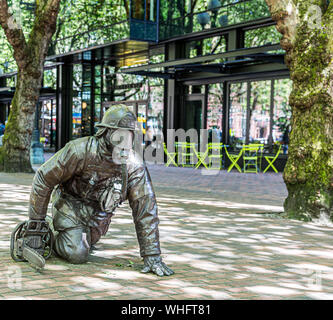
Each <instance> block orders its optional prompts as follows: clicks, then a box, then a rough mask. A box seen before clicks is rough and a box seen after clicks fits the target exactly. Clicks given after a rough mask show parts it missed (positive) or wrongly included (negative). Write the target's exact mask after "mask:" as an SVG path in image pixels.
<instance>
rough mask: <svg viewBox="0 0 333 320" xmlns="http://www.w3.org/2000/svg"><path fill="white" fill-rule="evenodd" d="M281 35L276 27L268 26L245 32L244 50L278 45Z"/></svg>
mask: <svg viewBox="0 0 333 320" xmlns="http://www.w3.org/2000/svg"><path fill="white" fill-rule="evenodd" d="M281 38H282V35H281V33H279V32H278V31H277V30H276V26H275V25H273V26H268V27H263V28H257V29H252V30H247V31H245V43H244V45H245V48H252V47H259V46H263V45H268V44H276V43H280V40H281Z"/></svg>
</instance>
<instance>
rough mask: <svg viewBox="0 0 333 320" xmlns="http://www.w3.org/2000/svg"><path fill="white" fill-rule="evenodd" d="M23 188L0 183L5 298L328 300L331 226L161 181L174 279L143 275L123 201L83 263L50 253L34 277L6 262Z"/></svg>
mask: <svg viewBox="0 0 333 320" xmlns="http://www.w3.org/2000/svg"><path fill="white" fill-rule="evenodd" d="M29 192H30V187H29V186H28V185H24V184H20V183H19V179H18V180H15V181H12V182H11V181H6V183H5V182H4V181H3V180H1V177H0V261H1V262H0V272H1V275H2V276H1V277H0V298H1V299H10V298H20V299H332V298H333V262H332V261H333V242H332V231H333V230H332V227H331V226H324V225H319V224H316V223H303V222H299V221H294V220H286V219H282V218H280V215H279V214H278V213H279V212H281V210H282V207H281V205H280V202H278V201H277V202H276V204H275V205H274V204H267V205H265V204H263V203H261V202H258V203H257V204H254V203H246V202H245V200H246V198H243V199H242V200H241V201H238V200H239V199H234V201H231V200H229V201H226V200H223V199H221V198H219V197H215V198H214V197H213V196H212V195H210V196H209V197H207V196H204V192H203V193H202V197H198V196H197V195H195V196H194V195H192V196H191V193H190V192H189V191H186V192H185V191H184V192H183V193H182V192H181V190H180V189H178V191H177V192H175V193H174V194H172V193H170V192H169V190H168V192H166V193H164V192H163V186H161V185H160V186H158V188H157V199H158V205H159V216H160V238H161V246H162V254H163V258H164V261H165V262H166V263H167V264H168V265H169V266H170V267H171V268H172V269H173V270H174V271H175V275H174V276H171V277H165V278H159V277H157V276H155V275H153V274H142V273H140V269H141V268H142V266H143V263H142V260H141V258H140V257H139V248H138V244H137V240H136V235H135V228H134V224H133V221H132V217H131V213H130V209H129V206H128V204H127V203H125V204H124V205H122V207H121V208H119V210H118V211H117V212H116V215H115V216H114V218H113V220H112V223H111V226H110V229H109V232H108V233H107V235H106V236H105V237H103V238H102V239H101V241H100V242H99V243H97V244H96V245H95V248H94V250H93V252H92V253H91V256H90V258H89V261H88V263H86V264H83V265H72V264H69V263H67V262H65V261H63V260H61V259H59V258H57V257H52V258H51V259H50V260H48V261H47V265H46V268H45V270H44V271H43V272H42V273H37V272H36V271H34V270H33V269H32V268H31V267H30V266H29V265H28V264H26V263H14V262H13V261H12V260H11V258H10V256H9V236H10V233H11V231H12V229H13V228H14V227H15V225H16V224H17V223H18V222H20V221H24V220H26V217H27V206H28V199H29ZM267 213H271V214H270V215H268V214H267ZM13 274H16V275H19V277H17V278H15V277H14V278H13ZM18 280H20V281H18Z"/></svg>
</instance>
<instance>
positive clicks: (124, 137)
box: [110, 129, 134, 150]
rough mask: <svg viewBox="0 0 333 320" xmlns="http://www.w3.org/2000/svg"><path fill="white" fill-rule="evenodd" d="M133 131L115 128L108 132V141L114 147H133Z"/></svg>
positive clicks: (127, 148) (128, 148)
mask: <svg viewBox="0 0 333 320" xmlns="http://www.w3.org/2000/svg"><path fill="white" fill-rule="evenodd" d="M133 138H134V137H133V132H132V131H130V130H126V129H116V130H114V131H113V132H111V134H110V142H111V144H112V145H113V146H114V147H115V148H119V149H125V150H130V149H133Z"/></svg>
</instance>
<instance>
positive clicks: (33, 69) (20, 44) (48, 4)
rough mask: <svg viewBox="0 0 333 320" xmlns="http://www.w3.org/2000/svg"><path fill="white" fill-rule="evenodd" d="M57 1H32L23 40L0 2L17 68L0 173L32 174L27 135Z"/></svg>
mask: <svg viewBox="0 0 333 320" xmlns="http://www.w3.org/2000/svg"><path fill="white" fill-rule="evenodd" d="M59 4H60V0H40V1H37V2H36V5H37V7H36V11H35V21H34V25H33V27H32V30H31V32H30V34H29V37H28V41H26V39H25V36H24V34H23V31H22V29H21V28H20V26H18V25H17V24H16V22H15V20H14V18H13V16H12V14H11V13H10V12H9V8H8V4H7V1H6V0H0V24H1V26H2V28H3V29H4V31H5V34H6V37H7V40H8V42H9V43H10V44H11V46H12V47H13V52H14V58H15V61H16V63H17V66H18V74H17V83H16V90H15V94H14V98H13V100H12V102H11V110H10V114H9V117H8V123H7V125H6V130H5V135H4V138H3V147H2V148H0V170H5V171H7V172H32V168H31V164H30V146H31V136H32V131H33V128H34V117H35V110H36V103H37V102H38V99H39V94H40V88H41V82H42V77H43V66H44V60H45V57H46V55H47V51H48V47H49V44H50V41H51V38H52V35H53V34H54V32H55V28H56V21H57V16H58V12H59Z"/></svg>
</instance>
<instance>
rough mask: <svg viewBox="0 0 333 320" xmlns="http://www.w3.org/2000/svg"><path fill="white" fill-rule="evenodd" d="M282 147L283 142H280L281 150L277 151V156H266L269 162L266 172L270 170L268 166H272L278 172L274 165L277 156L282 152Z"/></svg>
mask: <svg viewBox="0 0 333 320" xmlns="http://www.w3.org/2000/svg"><path fill="white" fill-rule="evenodd" d="M281 148H282V144H280V147H279V150H278V151H277V152H276V155H275V156H265V159H266V161H267V162H268V166H267V167H266V169H265V170H264V173H265V172H266V171H267V170H268V168H270V167H272V169H273V170H274V171H275V172H276V173H278V171H277V170H276V168H275V167H274V165H273V163H274V162H275V160H276V159H277V157H278V156H279V154H280V152H281Z"/></svg>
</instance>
